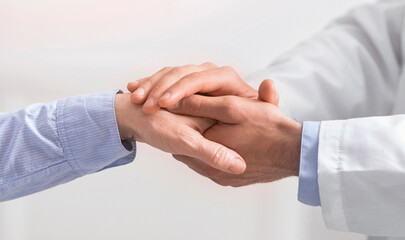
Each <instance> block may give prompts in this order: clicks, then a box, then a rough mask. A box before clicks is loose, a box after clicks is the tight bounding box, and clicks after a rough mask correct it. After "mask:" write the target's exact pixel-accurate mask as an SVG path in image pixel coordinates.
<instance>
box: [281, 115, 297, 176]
mask: <svg viewBox="0 0 405 240" xmlns="http://www.w3.org/2000/svg"><path fill="white" fill-rule="evenodd" d="M282 132H283V134H284V136H285V137H286V144H285V146H286V148H285V149H284V151H283V153H284V156H283V160H284V161H286V163H287V166H286V167H287V169H288V172H289V175H290V176H298V175H299V169H300V154H301V136H302V124H301V123H298V122H296V121H294V120H292V119H288V121H285V122H284V124H283V131H282Z"/></svg>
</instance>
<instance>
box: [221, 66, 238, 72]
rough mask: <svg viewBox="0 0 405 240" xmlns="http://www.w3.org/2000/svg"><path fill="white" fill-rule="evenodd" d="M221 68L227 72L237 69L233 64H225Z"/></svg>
mask: <svg viewBox="0 0 405 240" xmlns="http://www.w3.org/2000/svg"><path fill="white" fill-rule="evenodd" d="M221 69H222V70H224V71H226V72H230V73H232V72H235V69H234V68H233V67H231V66H223V67H221Z"/></svg>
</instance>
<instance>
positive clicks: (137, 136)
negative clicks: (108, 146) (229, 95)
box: [115, 94, 246, 174]
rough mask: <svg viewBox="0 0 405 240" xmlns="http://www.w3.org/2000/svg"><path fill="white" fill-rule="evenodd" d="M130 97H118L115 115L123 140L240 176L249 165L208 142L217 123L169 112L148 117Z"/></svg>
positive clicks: (218, 145) (232, 153)
mask: <svg viewBox="0 0 405 240" xmlns="http://www.w3.org/2000/svg"><path fill="white" fill-rule="evenodd" d="M130 97H131V96H130V94H117V95H116V97H115V112H116V119H117V124H118V129H119V132H120V136H121V139H129V138H132V139H134V140H136V141H139V142H145V143H147V144H149V145H151V146H153V147H156V148H158V149H161V150H163V151H165V152H169V153H172V154H176V155H179V154H180V155H185V156H188V157H191V158H193V159H198V160H197V161H200V162H204V163H205V164H207V165H209V166H211V167H213V168H216V169H219V170H221V171H224V172H228V173H232V174H240V173H242V172H243V171H244V170H245V168H246V164H245V162H244V160H243V158H242V157H241V156H240V155H239V154H238V153H236V152H235V151H233V150H231V149H229V148H227V147H225V146H223V145H221V144H218V143H216V142H212V141H209V140H207V139H206V138H204V137H203V136H202V134H203V133H204V132H205V131H206V130H207V129H208V128H210V127H211V126H213V124H215V120H212V119H208V118H202V117H191V116H182V115H177V114H173V113H170V112H168V111H166V110H158V111H157V112H156V113H155V114H153V115H146V114H145V113H144V112H143V111H142V109H141V106H138V105H134V104H133V103H132V102H131V100H130Z"/></svg>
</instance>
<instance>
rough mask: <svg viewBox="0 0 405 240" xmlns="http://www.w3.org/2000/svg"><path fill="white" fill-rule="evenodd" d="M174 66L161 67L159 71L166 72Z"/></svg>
mask: <svg viewBox="0 0 405 240" xmlns="http://www.w3.org/2000/svg"><path fill="white" fill-rule="evenodd" d="M172 68H173V67H164V68H162V69H160V71H159V72H166V71H170V70H172Z"/></svg>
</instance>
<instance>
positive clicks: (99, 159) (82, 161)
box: [56, 91, 136, 177]
mask: <svg viewBox="0 0 405 240" xmlns="http://www.w3.org/2000/svg"><path fill="white" fill-rule="evenodd" d="M117 92H118V91H114V92H105V93H98V94H89V95H83V96H77V97H71V98H67V99H64V100H60V101H58V104H57V121H56V122H57V128H58V134H59V138H60V141H61V144H62V146H63V150H64V153H65V156H66V161H67V163H69V165H70V166H71V168H72V169H73V170H74V171H75V173H76V175H77V177H79V176H83V175H86V174H89V173H93V172H97V171H100V170H104V169H106V168H110V167H115V166H120V165H123V164H127V163H130V162H132V161H133V160H134V158H135V154H136V145H135V142H134V141H130V145H132V148H131V146H128V142H126V143H125V146H124V145H123V143H122V142H121V139H120V135H119V131H118V126H117V121H116V118H115V107H114V106H115V105H114V100H115V95H116V94H117Z"/></svg>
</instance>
